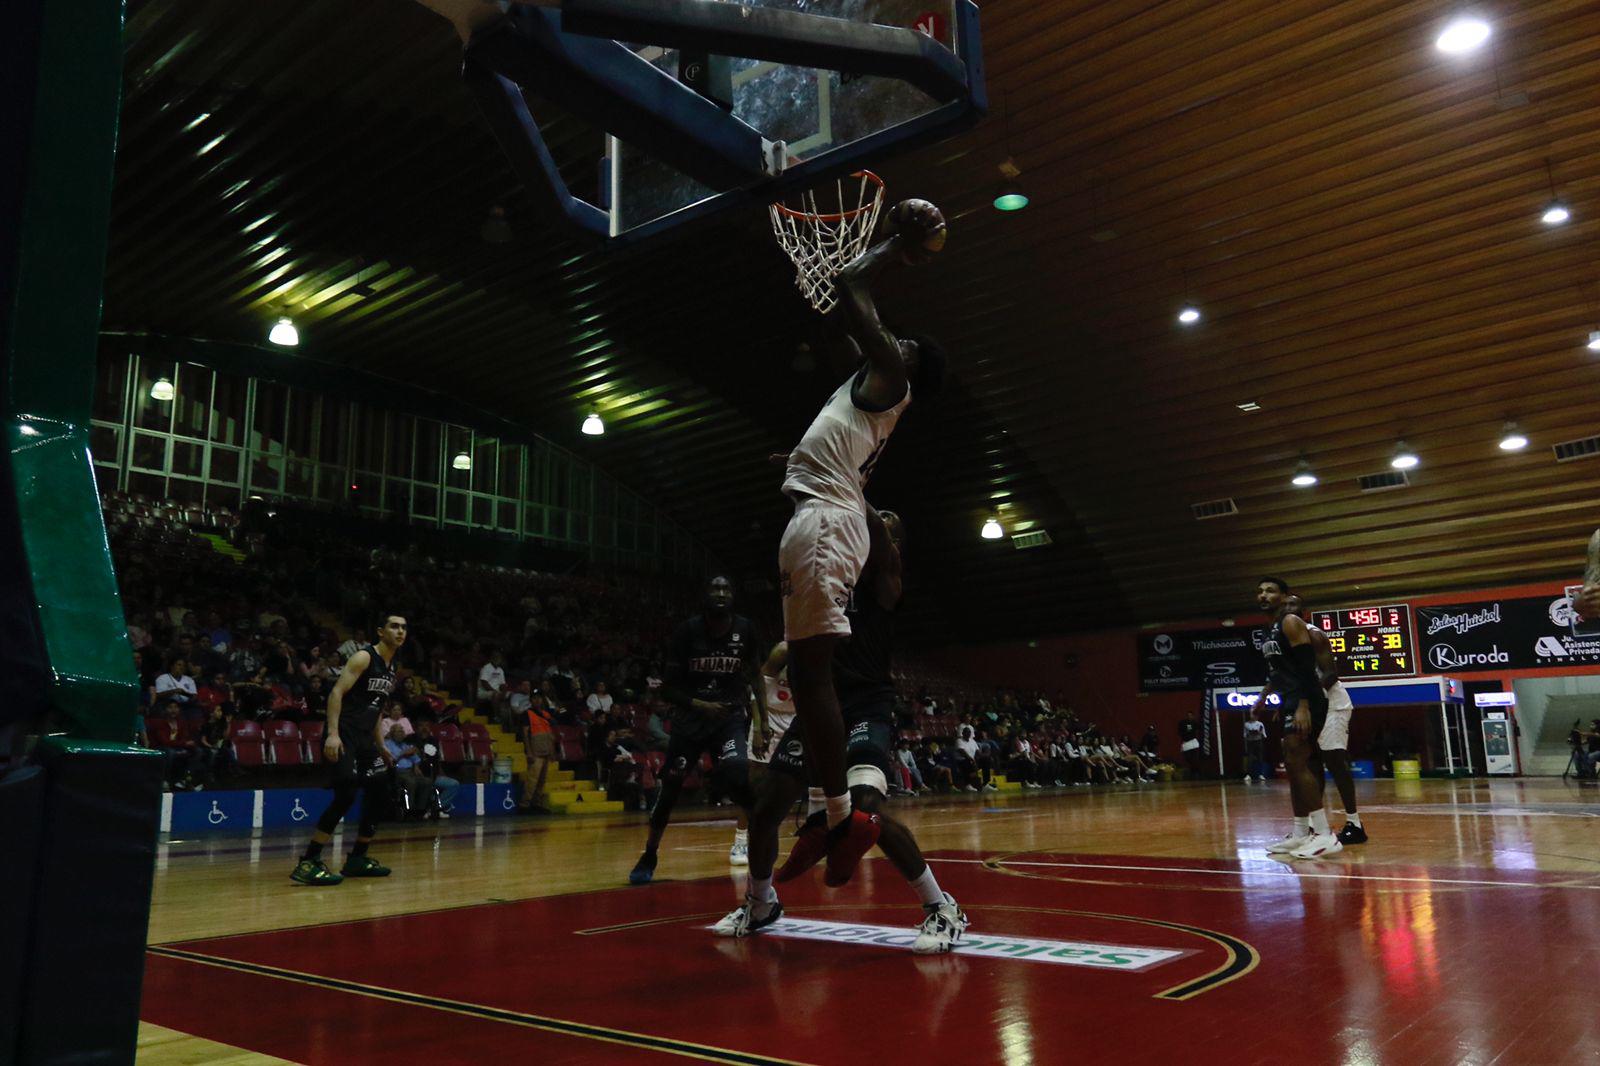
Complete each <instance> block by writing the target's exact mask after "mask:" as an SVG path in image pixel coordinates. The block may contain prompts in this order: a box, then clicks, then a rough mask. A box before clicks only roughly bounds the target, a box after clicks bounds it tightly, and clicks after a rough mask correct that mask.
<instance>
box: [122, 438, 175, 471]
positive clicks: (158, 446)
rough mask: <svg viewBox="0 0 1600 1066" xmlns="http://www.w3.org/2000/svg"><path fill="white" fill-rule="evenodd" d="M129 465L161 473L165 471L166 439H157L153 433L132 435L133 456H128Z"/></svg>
mask: <svg viewBox="0 0 1600 1066" xmlns="http://www.w3.org/2000/svg"><path fill="white" fill-rule="evenodd" d="M128 461H129V463H130V464H131V465H133V466H137V467H141V468H143V469H145V470H158V471H161V472H163V473H165V472H166V469H167V438H166V437H158V436H156V435H155V434H154V433H135V434H134V435H133V454H132V455H131V456H129V460H128Z"/></svg>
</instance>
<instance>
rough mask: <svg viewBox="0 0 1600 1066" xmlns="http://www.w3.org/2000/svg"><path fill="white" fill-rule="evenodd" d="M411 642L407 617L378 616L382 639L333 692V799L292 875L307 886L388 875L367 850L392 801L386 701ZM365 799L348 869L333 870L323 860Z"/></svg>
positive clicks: (327, 750) (359, 655) (353, 662)
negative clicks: (398, 663)
mask: <svg viewBox="0 0 1600 1066" xmlns="http://www.w3.org/2000/svg"><path fill="white" fill-rule="evenodd" d="M405 642H406V620H405V618H404V617H402V616H401V615H398V614H385V615H380V616H379V623H378V642H377V643H376V644H368V645H367V646H366V647H364V648H362V649H360V650H359V651H357V652H356V653H355V654H354V655H352V656H350V661H349V662H347V663H345V664H344V670H343V672H341V673H340V674H339V680H338V681H336V682H334V685H333V691H332V692H330V693H328V733H327V739H326V740H325V741H324V742H323V745H322V753H323V756H324V757H325V758H326V759H327V760H328V762H329V763H331V764H332V765H333V802H331V803H329V804H328V809H327V810H325V811H323V812H322V817H321V818H318V819H317V830H316V832H314V833H312V834H311V843H309V844H307V845H306V850H305V854H304V855H302V856H300V862H299V864H298V865H297V866H295V868H294V872H293V873H291V874H290V875H289V877H290V878H291V879H292V880H294V881H297V882H299V883H300V884H302V885H336V884H338V883H339V882H340V881H343V880H344V879H345V878H346V877H388V876H389V868H388V867H387V866H383V865H381V864H380V863H378V862H377V861H376V860H375V859H373V858H372V857H371V856H370V855H368V854H367V846H368V845H370V844H371V843H372V837H373V834H375V833H376V832H377V831H378V813H379V812H380V811H382V810H385V809H387V807H388V804H389V773H388V771H389V762H390V758H389V752H388V749H386V748H385V747H384V746H383V736H382V733H381V728H380V727H381V725H382V714H383V707H384V704H386V703H388V702H389V697H390V696H391V695H392V694H393V693H394V690H395V685H396V683H397V680H398V679H397V678H396V676H395V671H394V657H395V656H396V655H397V654H398V653H399V651H400V646H401V645H402V644H404V643H405ZM358 794H359V795H360V796H361V797H362V798H361V825H360V826H359V827H358V828H357V830H356V845H355V847H353V848H351V849H350V856H349V858H347V859H345V863H344V868H343V869H342V870H341V871H340V872H339V873H337V874H336V873H334V872H333V871H332V870H329V869H328V867H327V866H326V865H325V864H324V863H323V861H322V849H323V847H324V846H325V845H326V844H327V843H328V841H330V840H332V839H333V830H334V829H335V827H337V826H338V824H339V822H340V820H341V819H343V818H344V816H345V815H346V814H347V813H348V812H349V810H350V807H351V805H352V804H354V803H355V801H356V796H357V795H358ZM341 875H342V876H341Z"/></svg>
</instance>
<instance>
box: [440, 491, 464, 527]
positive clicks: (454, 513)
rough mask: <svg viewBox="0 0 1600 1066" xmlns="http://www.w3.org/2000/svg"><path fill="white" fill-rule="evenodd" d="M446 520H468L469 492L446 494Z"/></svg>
mask: <svg viewBox="0 0 1600 1066" xmlns="http://www.w3.org/2000/svg"><path fill="white" fill-rule="evenodd" d="M444 520H445V521H446V522H462V523H464V522H466V520H467V494H466V493H464V492H449V491H447V492H446V493H445V494H444Z"/></svg>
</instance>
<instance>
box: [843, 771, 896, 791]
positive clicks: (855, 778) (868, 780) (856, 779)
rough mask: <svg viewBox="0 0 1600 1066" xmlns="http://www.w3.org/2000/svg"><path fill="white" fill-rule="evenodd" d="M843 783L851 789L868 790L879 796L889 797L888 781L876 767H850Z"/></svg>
mask: <svg viewBox="0 0 1600 1066" xmlns="http://www.w3.org/2000/svg"><path fill="white" fill-rule="evenodd" d="M845 783H846V784H848V785H849V786H850V787H851V788H870V789H873V790H875V791H876V792H878V793H879V794H880V795H883V796H888V795H889V779H888V777H886V776H885V775H884V772H883V771H882V770H880V769H879V768H878V767H876V766H871V765H866V764H862V765H857V766H852V767H850V769H849V770H848V771H847V772H846V773H845Z"/></svg>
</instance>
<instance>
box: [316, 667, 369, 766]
mask: <svg viewBox="0 0 1600 1066" xmlns="http://www.w3.org/2000/svg"><path fill="white" fill-rule="evenodd" d="M371 664H372V656H371V654H369V653H368V652H367V651H366V650H365V649H362V650H361V651H358V652H356V653H355V654H354V655H352V656H350V661H349V662H347V663H345V664H344V669H343V670H341V671H339V680H337V681H335V682H334V683H333V691H332V692H330V693H328V724H327V726H326V727H325V729H324V736H323V741H322V754H323V756H324V757H325V758H326V759H327V760H328V761H329V762H333V761H335V760H337V759H338V758H339V752H340V751H342V750H343V749H344V741H342V740H340V739H339V716H340V715H341V714H343V713H344V694H345V693H346V692H349V691H350V690H351V689H352V688H354V687H355V684H356V682H357V681H359V680H361V675H362V674H364V673H366V670H367V667H368V666H370V665H371Z"/></svg>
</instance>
